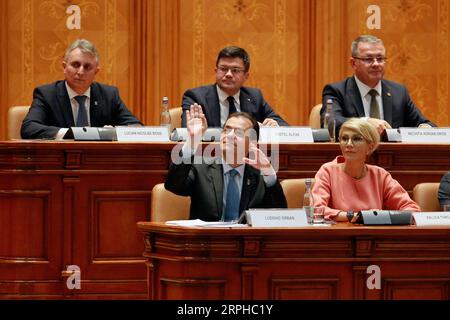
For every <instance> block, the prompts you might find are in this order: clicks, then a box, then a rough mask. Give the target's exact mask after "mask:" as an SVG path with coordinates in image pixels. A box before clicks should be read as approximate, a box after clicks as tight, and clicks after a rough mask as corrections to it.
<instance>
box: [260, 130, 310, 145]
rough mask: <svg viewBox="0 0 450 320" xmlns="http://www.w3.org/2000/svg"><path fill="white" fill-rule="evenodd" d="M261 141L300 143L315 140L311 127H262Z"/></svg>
mask: <svg viewBox="0 0 450 320" xmlns="http://www.w3.org/2000/svg"><path fill="white" fill-rule="evenodd" d="M259 142H261V143H299V142H314V139H313V134H312V129H311V128H310V127H261V128H260V129H259Z"/></svg>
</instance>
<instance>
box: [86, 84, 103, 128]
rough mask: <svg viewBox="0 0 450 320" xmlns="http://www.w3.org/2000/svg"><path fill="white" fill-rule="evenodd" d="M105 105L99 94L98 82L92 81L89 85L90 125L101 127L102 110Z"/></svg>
mask: <svg viewBox="0 0 450 320" xmlns="http://www.w3.org/2000/svg"><path fill="white" fill-rule="evenodd" d="M105 107H106V105H105V101H104V99H103V98H102V95H101V94H100V89H99V87H98V84H97V83H96V82H94V83H93V84H92V85H91V99H90V104H89V115H90V118H91V127H102V126H103V122H104V121H105V119H103V121H102V110H103V109H104V108H105Z"/></svg>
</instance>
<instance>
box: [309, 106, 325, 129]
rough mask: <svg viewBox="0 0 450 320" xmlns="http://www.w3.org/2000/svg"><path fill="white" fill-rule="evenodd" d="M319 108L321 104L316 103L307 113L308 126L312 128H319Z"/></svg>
mask: <svg viewBox="0 0 450 320" xmlns="http://www.w3.org/2000/svg"><path fill="white" fill-rule="evenodd" d="M320 109H322V104H321V103H319V104H316V105H315V106H314V107H313V108H312V109H311V112H310V113H309V126H310V127H311V128H313V129H320Z"/></svg>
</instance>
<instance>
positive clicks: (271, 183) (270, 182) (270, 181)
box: [263, 174, 277, 188]
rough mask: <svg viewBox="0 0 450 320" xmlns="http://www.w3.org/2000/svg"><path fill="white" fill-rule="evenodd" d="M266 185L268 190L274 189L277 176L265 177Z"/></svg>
mask: <svg viewBox="0 0 450 320" xmlns="http://www.w3.org/2000/svg"><path fill="white" fill-rule="evenodd" d="M263 179H264V183H265V184H266V187H267V188H270V187H273V186H274V185H275V183H276V182H277V175H276V174H271V175H268V176H263Z"/></svg>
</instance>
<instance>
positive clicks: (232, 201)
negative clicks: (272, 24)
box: [224, 169, 240, 221]
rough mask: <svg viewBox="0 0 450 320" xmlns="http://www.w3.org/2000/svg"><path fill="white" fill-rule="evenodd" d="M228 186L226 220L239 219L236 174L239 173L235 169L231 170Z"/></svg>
mask: <svg viewBox="0 0 450 320" xmlns="http://www.w3.org/2000/svg"><path fill="white" fill-rule="evenodd" d="M228 173H229V179H228V186H227V199H226V202H225V219H224V220H225V221H232V220H237V219H238V218H239V202H240V201H239V198H240V196H239V188H238V186H237V184H236V181H235V179H234V176H235V175H236V174H237V173H238V172H237V171H236V170H235V169H232V170H230V171H229V172H228Z"/></svg>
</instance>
